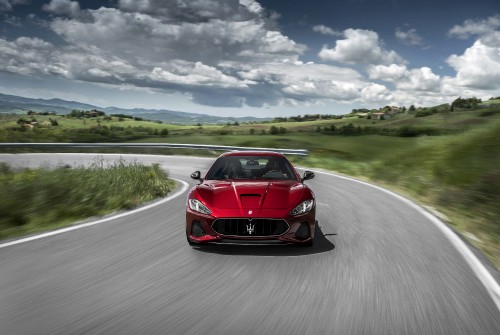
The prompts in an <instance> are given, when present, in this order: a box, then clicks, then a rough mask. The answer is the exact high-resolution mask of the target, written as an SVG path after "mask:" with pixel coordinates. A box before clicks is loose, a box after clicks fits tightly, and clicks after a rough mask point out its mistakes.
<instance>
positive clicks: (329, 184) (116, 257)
mask: <svg viewBox="0 0 500 335" xmlns="http://www.w3.org/2000/svg"><path fill="white" fill-rule="evenodd" d="M104 157H105V159H110V158H113V157H110V156H104ZM136 158H137V159H138V160H140V161H145V162H158V163H160V164H162V165H163V166H164V167H166V168H167V169H168V170H169V171H170V174H171V176H172V177H174V178H178V179H181V180H184V181H186V182H188V183H189V184H190V185H193V184H194V182H193V181H190V180H189V175H190V173H191V172H193V171H194V170H202V171H206V169H207V167H208V166H209V165H210V162H211V161H212V160H211V159H200V158H189V157H153V156H136ZM91 159H92V158H91V156H88V155H69V154H60V155H54V154H52V155H27V156H19V155H15V156H14V155H0V161H9V162H12V163H13V164H22V165H30V166H38V165H40V164H42V162H46V161H51V162H64V163H72V164H73V163H84V162H88V161H89V160H91ZM45 164H47V163H45ZM306 183H308V184H309V185H310V186H311V187H312V188H313V190H314V191H315V193H316V199H317V204H318V207H317V214H318V220H319V227H318V228H317V231H316V234H317V235H316V237H317V240H316V242H315V245H314V247H312V248H300V247H294V246H251V247H249V246H212V247H205V248H201V249H194V248H191V247H190V246H188V244H187V243H186V240H185V234H184V220H185V217H184V206H185V196H186V193H183V194H181V195H180V196H178V197H175V198H173V199H171V200H170V201H167V202H164V203H163V204H161V205H158V206H154V207H152V208H149V209H147V210H143V211H139V212H134V213H132V214H130V215H126V216H122V217H119V218H116V219H111V220H107V221H105V222H102V223H99V224H95V225H92V226H86V227H83V228H81V229H77V230H73V231H68V232H64V233H61V234H56V235H53V236H47V237H44V238H40V239H35V240H32V241H26V242H23V243H19V244H15V245H9V246H5V247H2V248H0V334H5V335H9V334H51V335H53V334H217V335H223V334H500V312H499V309H498V308H497V306H496V305H495V303H494V301H493V300H492V297H491V296H490V294H489V293H488V291H487V289H486V288H485V285H484V284H483V283H482V282H481V281H480V280H479V279H478V276H477V275H476V273H475V272H473V270H472V268H471V267H470V266H469V264H468V263H467V262H466V261H465V260H464V257H463V256H462V254H461V253H459V252H458V251H457V248H455V246H453V244H452V243H451V242H450V239H449V238H447V237H446V236H445V235H444V234H443V232H442V231H441V230H440V229H438V228H437V226H436V224H435V223H433V222H432V220H430V219H429V218H428V216H426V215H423V214H422V211H420V210H418V209H417V208H416V207H415V206H412V205H411V204H409V203H408V202H406V201H402V200H401V199H399V198H398V197H395V196H394V195H391V194H389V193H387V192H384V191H382V190H380V189H377V188H374V187H370V186H367V185H365V184H362V183H358V182H355V181H352V180H348V179H345V178H341V177H338V176H334V175H329V174H323V173H317V174H316V178H315V179H314V180H311V181H307V182H306Z"/></svg>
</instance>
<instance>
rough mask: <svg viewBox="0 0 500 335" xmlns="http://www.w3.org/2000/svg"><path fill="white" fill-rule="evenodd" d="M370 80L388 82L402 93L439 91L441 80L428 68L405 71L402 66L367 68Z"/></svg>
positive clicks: (404, 67) (405, 68)
mask: <svg viewBox="0 0 500 335" xmlns="http://www.w3.org/2000/svg"><path fill="white" fill-rule="evenodd" d="M368 75H369V77H370V79H375V80H383V81H386V82H390V83H392V84H394V85H395V86H396V88H397V89H400V90H404V91H430V92H438V91H440V85H441V78H440V77H439V76H438V75H436V74H434V73H433V72H432V70H431V69H430V68H428V67H422V68H418V69H410V70H409V69H407V67H406V66H404V65H396V64H391V65H389V66H385V65H376V66H371V67H369V68H368Z"/></svg>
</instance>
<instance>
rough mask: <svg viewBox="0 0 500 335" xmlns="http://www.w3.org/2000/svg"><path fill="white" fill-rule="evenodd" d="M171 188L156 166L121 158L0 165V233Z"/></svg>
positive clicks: (128, 203) (120, 205)
mask: <svg viewBox="0 0 500 335" xmlns="http://www.w3.org/2000/svg"><path fill="white" fill-rule="evenodd" d="M174 187H175V183H174V182H173V181H172V180H170V179H169V178H168V175H167V173H166V172H165V171H164V170H162V169H161V168H160V166H159V165H152V166H144V165H141V164H139V163H136V162H133V163H126V162H125V161H123V160H119V161H116V162H114V163H112V164H111V165H105V164H104V162H103V161H102V160H96V161H95V162H94V163H93V164H92V166H90V167H88V168H85V167H76V168H71V167H69V166H59V167H57V168H56V169H48V168H40V169H24V170H19V171H14V170H13V169H12V168H11V167H10V166H8V165H7V164H5V163H1V164H0V238H5V237H8V236H13V235H19V234H25V233H29V232H35V231H40V230H45V229H51V228H55V227H60V226H62V225H65V224H68V223H70V222H74V221H75V220H80V219H84V218H88V217H90V216H94V215H102V214H106V213H110V212H113V211H116V210H120V209H129V208H133V207H136V206H138V205H139V204H141V203H144V202H147V201H151V200H153V199H155V198H158V197H162V196H165V195H166V194H167V193H168V192H170V191H171V190H172V189H173V188H174Z"/></svg>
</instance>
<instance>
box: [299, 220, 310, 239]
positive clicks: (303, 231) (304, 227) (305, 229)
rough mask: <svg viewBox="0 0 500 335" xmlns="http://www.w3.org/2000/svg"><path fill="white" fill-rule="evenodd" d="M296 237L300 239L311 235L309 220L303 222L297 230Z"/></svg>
mask: <svg viewBox="0 0 500 335" xmlns="http://www.w3.org/2000/svg"><path fill="white" fill-rule="evenodd" d="M295 237H297V239H299V240H306V239H308V238H309V237H311V232H310V229H309V224H307V222H302V223H301V224H300V226H299V228H298V229H297V231H296V232H295Z"/></svg>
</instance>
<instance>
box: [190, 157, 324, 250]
mask: <svg viewBox="0 0 500 335" xmlns="http://www.w3.org/2000/svg"><path fill="white" fill-rule="evenodd" d="M191 178H193V179H196V180H199V181H200V184H198V185H196V186H194V187H193V188H192V189H191V191H190V192H189V194H188V196H187V204H186V237H187V240H188V243H189V244H191V245H196V244H202V243H210V242H215V243H229V244H237V243H239V244H273V243H277V244H280V243H294V244H297V245H303V246H311V245H312V244H313V241H314V228H315V224H316V219H315V215H316V204H315V200H314V193H313V192H312V191H311V189H310V188H309V187H308V186H307V185H305V184H304V180H308V179H312V178H314V173H313V172H311V171H305V172H304V176H303V177H302V178H301V177H300V175H299V174H298V173H297V171H295V169H294V168H293V166H292V164H291V163H290V162H289V161H288V159H286V158H285V156H283V155H282V154H280V153H276V152H267V151H233V152H229V153H224V154H222V155H221V156H219V158H217V159H216V161H215V162H214V164H213V165H212V167H211V168H210V169H209V171H208V173H207V174H206V176H205V177H203V178H202V177H201V173H200V171H196V172H194V173H193V174H191Z"/></svg>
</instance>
